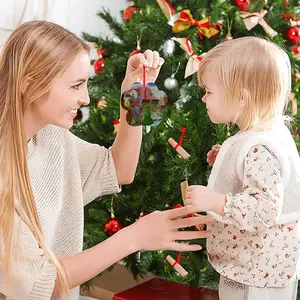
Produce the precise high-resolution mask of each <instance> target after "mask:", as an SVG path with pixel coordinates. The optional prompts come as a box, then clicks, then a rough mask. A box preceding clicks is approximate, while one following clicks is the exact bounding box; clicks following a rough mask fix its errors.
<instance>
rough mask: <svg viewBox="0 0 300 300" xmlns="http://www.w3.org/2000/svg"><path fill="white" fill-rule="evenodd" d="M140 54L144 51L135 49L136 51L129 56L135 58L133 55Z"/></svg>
mask: <svg viewBox="0 0 300 300" xmlns="http://www.w3.org/2000/svg"><path fill="white" fill-rule="evenodd" d="M138 53H143V51H141V50H140V49H135V50H133V51H132V52H131V53H130V54H129V56H133V55H135V54H138Z"/></svg>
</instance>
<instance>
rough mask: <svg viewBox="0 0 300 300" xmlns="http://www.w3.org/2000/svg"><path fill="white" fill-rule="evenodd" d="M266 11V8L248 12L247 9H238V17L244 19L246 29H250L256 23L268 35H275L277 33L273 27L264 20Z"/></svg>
mask: <svg viewBox="0 0 300 300" xmlns="http://www.w3.org/2000/svg"><path fill="white" fill-rule="evenodd" d="M267 13H268V11H267V10H261V11H260V12H248V11H240V17H241V18H242V19H243V20H244V23H245V26H246V28H247V30H249V31H250V30H251V29H252V28H254V27H255V26H256V25H257V24H259V25H260V26H262V28H263V29H264V31H265V32H266V33H267V34H268V35H269V36H270V37H272V38H273V37H275V36H276V35H278V32H276V31H275V30H274V29H272V28H271V26H270V25H269V24H268V23H267V22H266V20H265V19H264V17H265V16H266V14H267Z"/></svg>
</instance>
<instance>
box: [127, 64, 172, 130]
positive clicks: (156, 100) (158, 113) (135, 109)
mask: <svg viewBox="0 0 300 300" xmlns="http://www.w3.org/2000/svg"><path fill="white" fill-rule="evenodd" d="M142 82H143V83H140V82H135V83H134V84H133V85H132V86H131V89H130V90H129V91H125V92H124V93H123V94H122V97H121V105H122V107H123V108H124V109H125V110H127V113H126V121H127V123H128V124H129V125H131V126H140V125H151V126H156V125H158V124H159V123H160V122H161V120H162V110H163V109H164V108H165V107H166V105H167V102H168V98H167V95H166V93H165V92H164V91H161V90H159V89H158V87H157V86H156V85H155V83H153V82H148V83H147V84H146V67H145V66H143V73H142Z"/></svg>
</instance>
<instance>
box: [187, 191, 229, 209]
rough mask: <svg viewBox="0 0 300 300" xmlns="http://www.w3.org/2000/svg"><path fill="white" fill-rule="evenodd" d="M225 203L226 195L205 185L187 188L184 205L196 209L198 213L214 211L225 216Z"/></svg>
mask: <svg viewBox="0 0 300 300" xmlns="http://www.w3.org/2000/svg"><path fill="white" fill-rule="evenodd" d="M225 202H226V200H225V195H223V194H220V193H217V192H215V191H213V190H212V189H210V188H208V187H206V186H203V185H191V186H189V187H188V188H187V191H186V195H185V200H184V205H192V206H194V207H196V209H197V212H207V211H213V212H215V213H217V214H218V215H223V214H224V206H225Z"/></svg>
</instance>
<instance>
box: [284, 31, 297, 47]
mask: <svg viewBox="0 0 300 300" xmlns="http://www.w3.org/2000/svg"><path fill="white" fill-rule="evenodd" d="M286 37H287V39H288V41H289V42H290V43H291V44H293V45H294V44H297V43H298V42H299V41H300V30H299V28H298V27H290V28H288V29H287V31H286Z"/></svg>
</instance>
